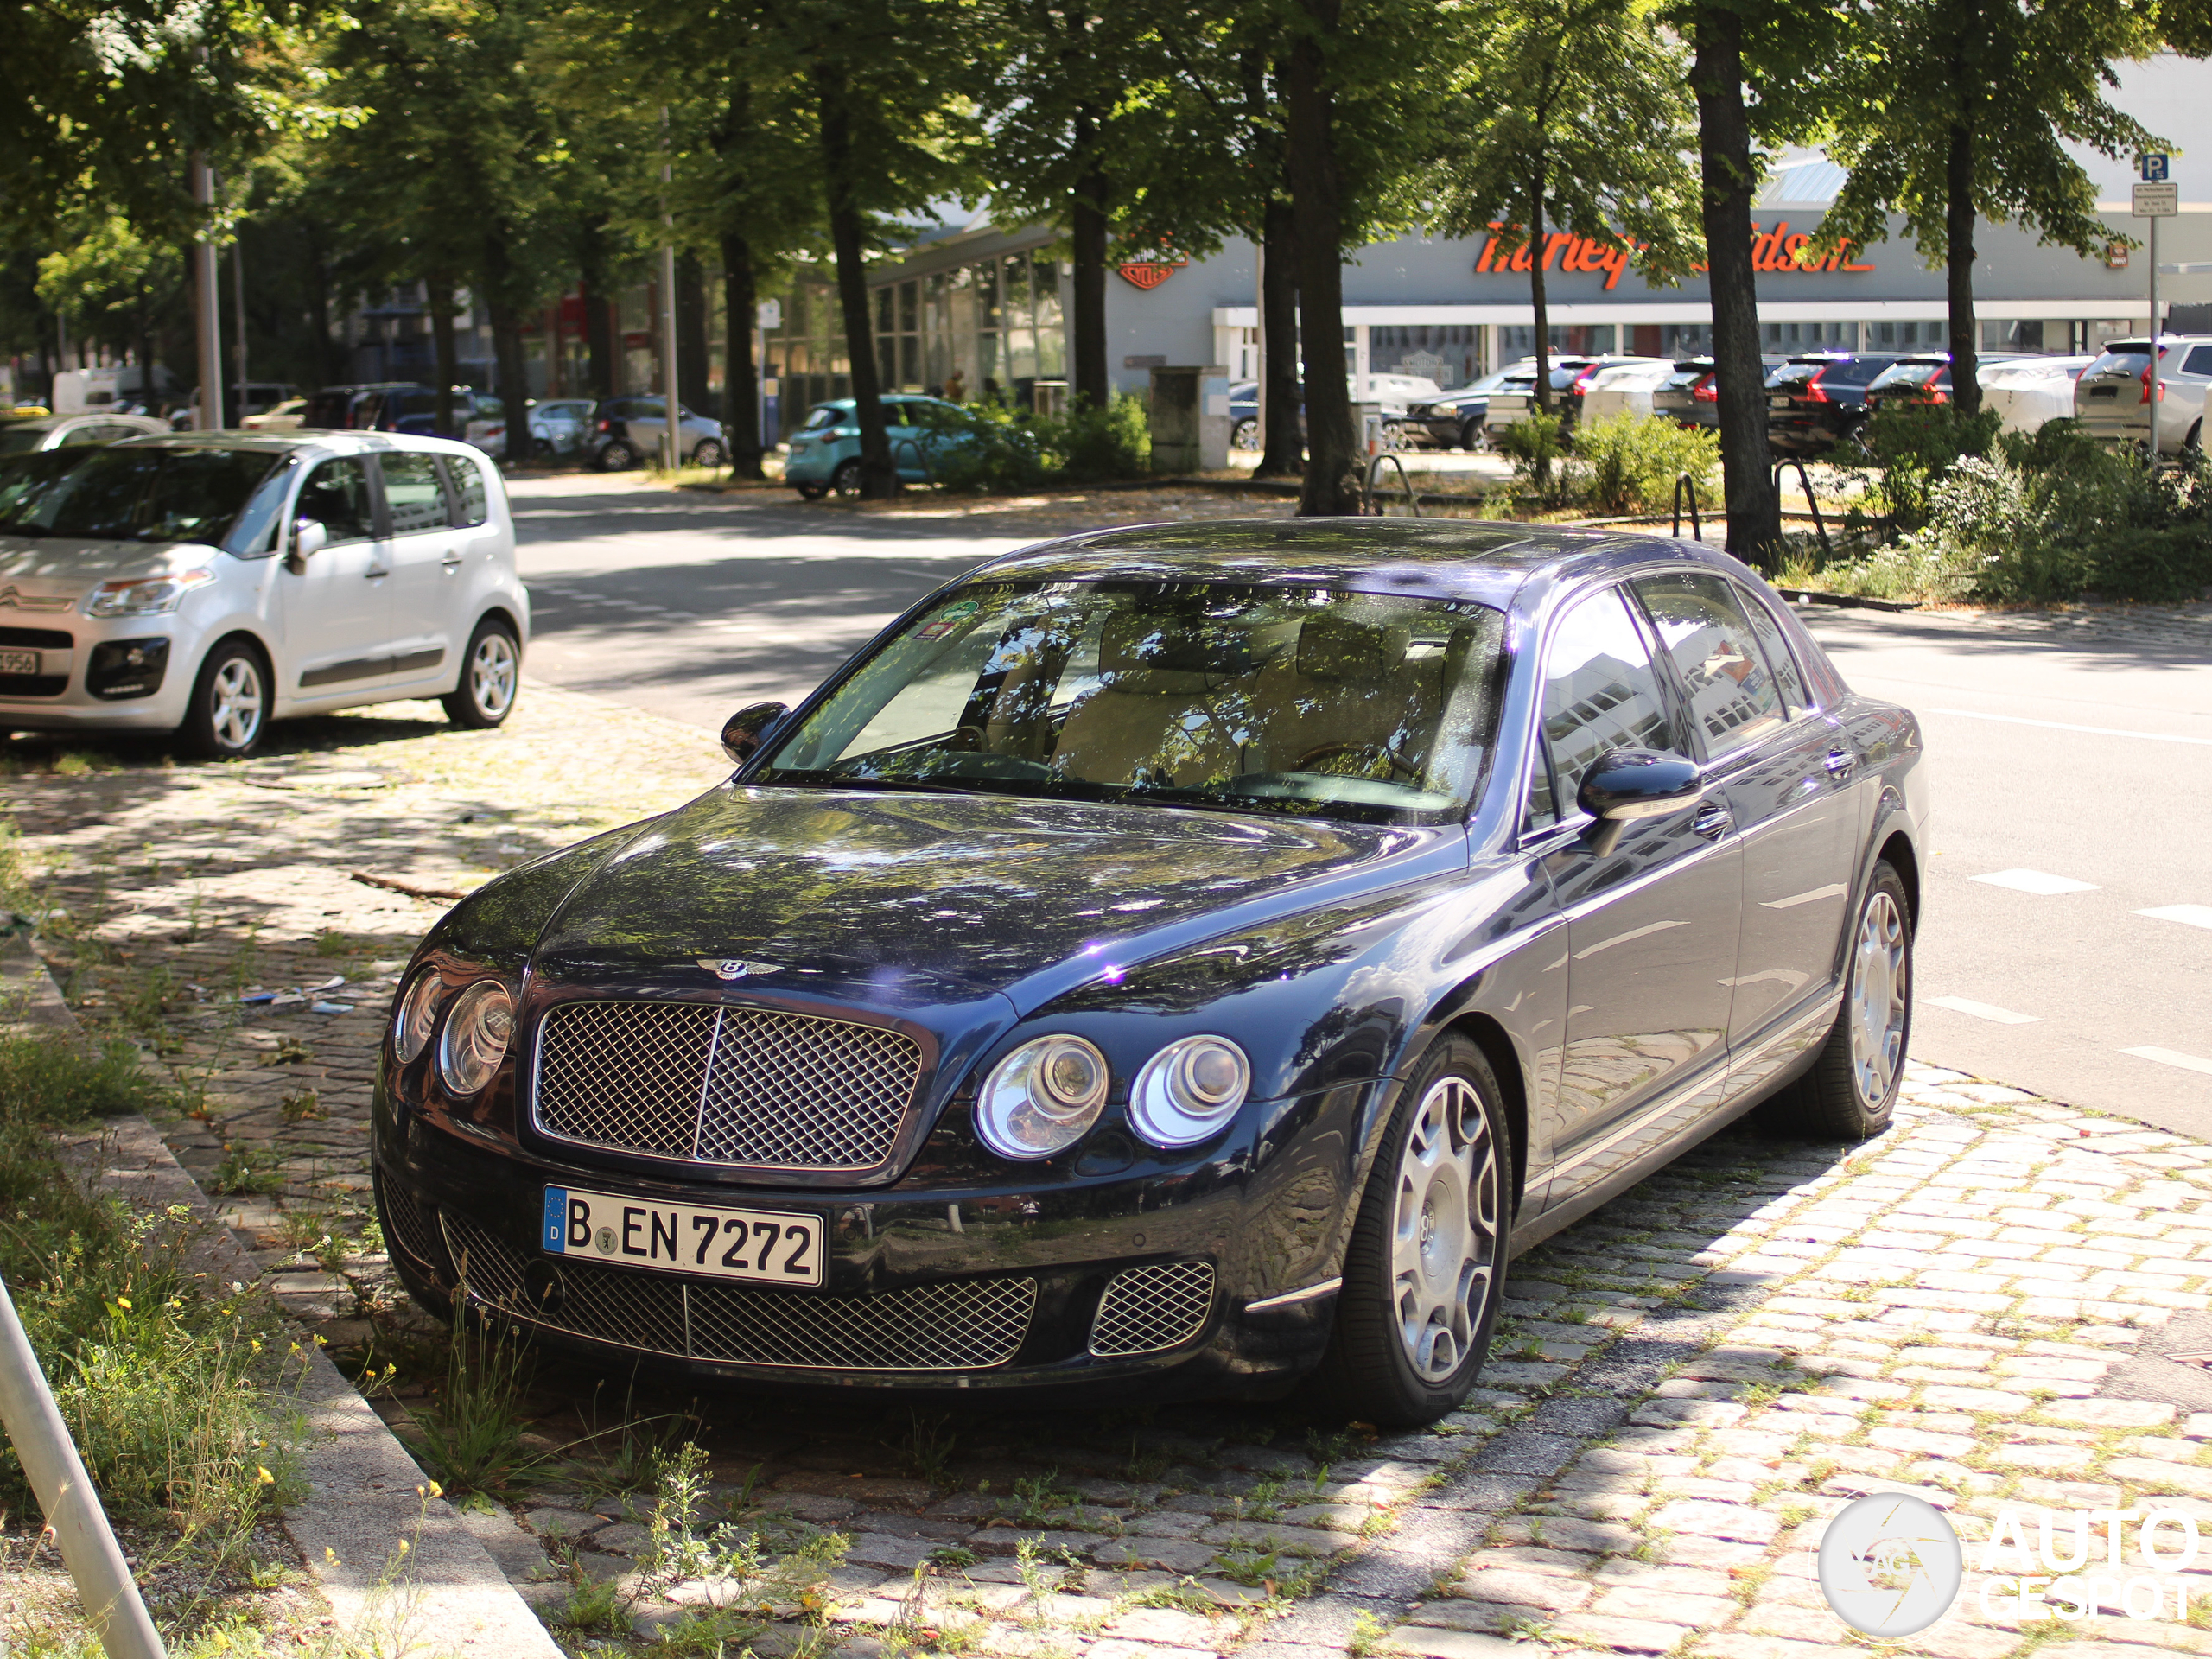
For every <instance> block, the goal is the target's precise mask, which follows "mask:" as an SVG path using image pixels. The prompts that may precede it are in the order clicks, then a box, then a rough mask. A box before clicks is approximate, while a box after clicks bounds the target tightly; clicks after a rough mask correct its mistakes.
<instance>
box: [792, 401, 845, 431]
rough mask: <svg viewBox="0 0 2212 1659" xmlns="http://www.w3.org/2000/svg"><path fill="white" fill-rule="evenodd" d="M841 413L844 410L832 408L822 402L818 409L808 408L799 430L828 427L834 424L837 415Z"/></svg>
mask: <svg viewBox="0 0 2212 1659" xmlns="http://www.w3.org/2000/svg"><path fill="white" fill-rule="evenodd" d="M843 413H844V410H841V409H832V408H830V407H829V404H823V405H822V406H821V407H820V408H818V409H812V410H808V411H807V416H806V424H805V425H804V426H803V427H801V428H799V430H800V431H802V432H820V431H823V430H825V429H828V428H829V427H833V426H835V425H836V424H837V417H838V416H840V415H842V414H843Z"/></svg>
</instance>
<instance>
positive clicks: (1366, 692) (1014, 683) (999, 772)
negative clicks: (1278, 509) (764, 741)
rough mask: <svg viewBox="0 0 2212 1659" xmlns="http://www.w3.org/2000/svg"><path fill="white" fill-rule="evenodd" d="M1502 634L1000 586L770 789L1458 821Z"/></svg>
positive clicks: (1134, 593) (872, 664)
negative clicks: (860, 789)
mask: <svg viewBox="0 0 2212 1659" xmlns="http://www.w3.org/2000/svg"><path fill="white" fill-rule="evenodd" d="M1504 634H1505V619H1504V617H1503V615H1502V614H1501V613H1499V612H1497V611H1496V610H1493V609H1491V608H1490V607H1487V606H1483V605H1478V604H1474V603H1471V602H1463V601H1432V600H1418V599H1408V598H1399V597H1395V596H1390V595H1383V594H1361V593H1349V592H1343V591H1339V590H1335V589H1331V588H1312V587H1300V588H1276V587H1257V586H1244V585H1232V584H1225V583H1212V582H1207V583H1198V582H1055V583H1050V584H1046V585H1042V586H1039V585H1033V584H1027V583H1011V582H982V583H977V584H976V585H974V586H971V587H966V588H957V589H956V590H954V591H953V592H951V593H950V594H946V595H945V596H944V598H942V599H940V600H939V601H938V602H937V603H936V604H935V605H933V606H932V607H931V608H930V609H929V610H927V611H925V612H924V613H922V614H921V615H920V616H918V617H917V618H916V619H915V620H913V621H912V622H911V623H910V624H909V625H908V626H906V628H905V629H904V630H903V631H901V632H899V634H897V635H896V636H894V637H893V639H890V640H888V641H887V642H886V643H885V644H884V645H881V646H880V647H879V648H878V649H877V650H876V651H875V652H874V654H873V655H871V656H870V657H869V658H868V660H867V661H866V662H864V663H862V664H861V665H860V667H859V668H858V669H857V670H856V671H855V672H853V673H852V674H851V675H850V676H849V677H847V678H846V679H845V680H844V682H843V683H842V684H841V685H839V686H838V687H837V689H836V690H835V691H833V692H832V693H831V694H830V695H829V698H828V699H827V701H825V702H823V704H822V705H821V706H820V707H819V708H817V709H815V710H814V711H813V712H812V713H811V714H810V715H808V717H807V718H806V719H805V721H804V722H802V723H801V724H800V726H799V727H798V729H797V730H796V731H794V732H792V733H791V735H790V736H789V737H787V738H785V740H784V741H782V742H781V743H779V744H778V745H777V746H776V750H775V753H774V754H773V756H772V759H771V760H770V762H769V764H768V765H767V766H766V768H765V769H764V770H763V771H762V772H760V773H758V774H756V775H757V777H758V778H759V779H760V781H761V782H764V783H794V784H829V785H861V786H868V787H890V788H902V787H903V788H917V789H929V790H940V791H942V790H954V791H963V792H965V791H982V792H988V793H995V794H1010V795H1022V796H1033V797H1066V798H1078V799H1090V800H1114V801H1142V802H1157V803H1160V804H1166V805H1171V806H1200V807H1213V808H1218V809H1227V810H1236V811H1248V812H1249V811H1255V810H1265V811H1279V812H1295V813H1300V814H1308V815H1314V816H1320V817H1350V818H1358V819H1363V820H1366V821H1370V822H1407V821H1421V822H1433V821H1438V820H1441V819H1445V818H1451V817H1458V816H1459V814H1460V813H1462V812H1463V811H1464V810H1465V808H1466V805H1467V804H1468V803H1469V801H1470V800H1471V798H1473V794H1474V791H1475V789H1476V787H1477V786H1478V783H1479V781H1480V778H1481V774H1482V771H1483V767H1484V761H1485V760H1486V758H1487V756H1488V753H1489V750H1490V746H1491V734H1492V729H1493V728H1494V726H1495V724H1496V721H1497V700H1498V694H1499V690H1500V678H1501V676H1502V673H1503V664H1504V653H1503V640H1504Z"/></svg>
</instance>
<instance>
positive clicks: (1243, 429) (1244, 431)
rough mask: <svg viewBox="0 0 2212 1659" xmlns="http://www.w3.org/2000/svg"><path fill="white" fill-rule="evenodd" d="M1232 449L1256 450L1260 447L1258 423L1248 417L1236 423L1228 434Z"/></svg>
mask: <svg viewBox="0 0 2212 1659" xmlns="http://www.w3.org/2000/svg"><path fill="white" fill-rule="evenodd" d="M1229 447H1230V448H1232V449H1256V448H1259V447H1260V423H1259V422H1258V421H1256V420H1254V419H1253V418H1251V417H1250V416H1246V417H1245V418H1244V419H1243V420H1241V421H1239V422H1237V423H1236V426H1235V427H1234V428H1233V429H1231V430H1230V434H1229Z"/></svg>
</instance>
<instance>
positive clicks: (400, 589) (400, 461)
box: [377, 451, 461, 685]
mask: <svg viewBox="0 0 2212 1659" xmlns="http://www.w3.org/2000/svg"><path fill="white" fill-rule="evenodd" d="M377 459H378V464H379V465H380V466H381V467H382V469H383V472H384V499H385V510H386V512H387V513H388V514H389V515H390V518H391V538H390V540H388V541H387V542H386V543H385V553H386V557H385V563H387V564H388V565H389V566H390V567H391V659H392V661H391V673H392V683H393V684H395V685H404V684H406V683H409V682H410V681H414V680H421V681H423V682H425V683H427V682H429V681H432V680H441V679H442V680H448V681H450V680H451V679H452V678H453V653H454V652H456V651H458V650H459V649H460V648H461V647H460V642H459V641H457V640H455V639H454V637H453V631H454V626H455V617H456V614H457V613H459V611H460V610H461V546H460V535H461V532H459V531H456V530H454V526H453V514H452V512H451V511H450V510H449V508H448V503H447V500H446V487H445V483H444V480H442V478H441V477H440V476H439V469H438V458H437V457H436V456H435V455H429V454H408V453H405V452H404V451H393V452H390V453H387V454H383V455H380V456H378V458H377Z"/></svg>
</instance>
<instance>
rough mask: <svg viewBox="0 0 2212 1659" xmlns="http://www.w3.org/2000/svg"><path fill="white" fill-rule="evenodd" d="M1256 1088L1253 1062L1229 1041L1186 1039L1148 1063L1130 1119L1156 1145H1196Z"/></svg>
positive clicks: (1133, 1091) (1140, 1074)
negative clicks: (1253, 1086) (1254, 1085)
mask: <svg viewBox="0 0 2212 1659" xmlns="http://www.w3.org/2000/svg"><path fill="white" fill-rule="evenodd" d="M1251 1087H1252V1063H1251V1062H1250V1061H1249V1060H1248V1059H1246V1058H1244V1051H1243V1049H1241V1048H1239V1047H1237V1046H1236V1044H1234V1043H1232V1042H1230V1040H1229V1039H1227V1038H1226V1037H1185V1038H1183V1039H1180V1040H1179V1041H1177V1042H1173V1043H1170V1044H1168V1045H1167V1046H1166V1047H1165V1048H1163V1049H1161V1050H1160V1052H1159V1053H1157V1054H1155V1055H1154V1056H1153V1057H1152V1058H1150V1059H1149V1060H1147V1061H1146V1062H1145V1067H1144V1070H1143V1071H1140V1072H1138V1073H1137V1080H1136V1083H1135V1085H1134V1086H1133V1087H1132V1088H1131V1089H1130V1090H1129V1121H1130V1122H1132V1123H1134V1124H1135V1126H1136V1131H1137V1133H1138V1134H1139V1135H1142V1136H1143V1137H1144V1138H1145V1139H1146V1140H1147V1141H1151V1142H1152V1143H1153V1144H1154V1146H1156V1147H1187V1146H1192V1145H1195V1144H1196V1143H1197V1142H1198V1141H1203V1140H1205V1138H1206V1137H1207V1136H1208V1135H1211V1134H1213V1133H1214V1132H1215V1131H1216V1130H1217V1129H1218V1128H1221V1126H1222V1125H1223V1124H1224V1123H1225V1122H1228V1121H1229V1116H1230V1113H1232V1112H1234V1111H1235V1110H1236V1109H1237V1108H1238V1107H1239V1106H1242V1105H1243V1103H1244V1096H1245V1095H1246V1094H1247V1093H1249V1091H1250V1090H1251Z"/></svg>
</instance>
